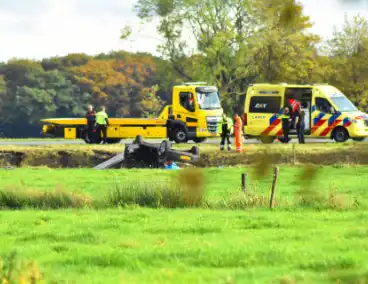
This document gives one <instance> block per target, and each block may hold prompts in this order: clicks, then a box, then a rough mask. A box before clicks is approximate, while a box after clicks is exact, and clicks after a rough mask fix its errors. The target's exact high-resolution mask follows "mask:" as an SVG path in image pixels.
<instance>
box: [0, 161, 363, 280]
mask: <svg viewBox="0 0 368 284" xmlns="http://www.w3.org/2000/svg"><path fill="white" fill-rule="evenodd" d="M314 169H315V170H312V168H309V167H308V168H304V167H302V166H295V167H292V166H281V167H280V175H279V180H278V183H277V194H276V200H277V204H276V205H277V206H276V208H275V209H274V210H270V209H268V208H267V206H268V197H269V193H270V187H271V182H272V169H271V168H268V169H266V171H265V176H264V177H262V169H260V168H250V167H242V168H240V167H239V168H208V169H203V173H204V182H205V184H206V186H205V199H206V201H207V204H206V205H201V206H199V207H198V208H191V209H189V208H186V209H182V208H176V209H165V208H155V209H153V208H144V207H137V206H134V205H130V206H127V207H121V208H107V207H108V205H109V204H108V203H107V204H106V206H105V207H98V208H93V207H91V208H84V209H60V210H31V209H23V210H2V211H0V224H1V225H0V235H1V242H0V252H1V254H2V255H5V256H7V255H9V254H10V253H11V252H12V251H14V250H16V251H17V252H18V257H19V259H20V260H25V261H28V260H29V261H31V260H34V261H36V263H37V265H38V267H39V268H38V270H37V269H36V270H30V269H27V268H23V269H21V271H23V272H27V273H28V274H30V275H31V276H37V272H38V271H40V272H41V273H43V274H44V277H45V279H46V280H47V282H46V283H52V282H51V281H55V283H173V282H175V283H357V284H358V283H359V284H360V283H367V282H368V262H367V257H368V242H367V238H368V229H367V222H368V191H367V185H368V182H367V176H368V167H364V166H360V167H358V166H326V167H315V168H314ZM180 172H181V171H164V170H129V171H128V170H105V171H96V170H93V169H49V168H19V169H13V170H5V169H3V170H0V204H3V203H4V200H5V201H6V198H7V195H6V194H7V192H9V191H13V192H14V193H15V194H17V193H19V194H20V193H21V192H27V193H28V194H30V196H31V197H32V196H34V194H35V193H36V192H45V191H46V192H53V191H54V190H62V191H66V192H74V191H76V192H78V193H79V194H83V195H89V196H90V197H91V198H92V199H93V200H99V201H103V200H107V199H106V197H107V196H108V195H109V193H111V192H114V191H115V190H116V188H117V187H119V186H120V187H121V188H122V189H126V188H127V187H126V186H128V187H129V184H134V185H136V186H137V185H138V187H139V185H142V186H144V187H147V186H148V187H149V186H150V184H160V183H162V184H166V185H167V184H169V181H171V180H172V179H176V178H177V177H178V175H179V174H180ZM243 172H247V174H248V176H247V185H248V186H247V188H248V193H247V195H246V196H245V198H248V199H249V198H253V197H254V196H263V197H266V202H265V203H262V202H261V203H255V204H251V206H243V207H242V206H238V207H232V206H231V204H232V203H231V200H232V198H233V197H238V196H239V193H240V192H241V191H240V175H241V173H243ZM198 175H200V171H198ZM301 180H302V181H301ZM306 185H309V187H308V188H309V191H307V192H305V186H306ZM300 194H302V195H303V194H311V196H309V202H305V200H306V199H303V200H304V201H303V202H300V199H298V198H297V197H300ZM19 196H22V195H19ZM241 196H243V195H242V194H241ZM303 196H304V195H303ZM320 196H324V197H326V198H324V199H321V198H320ZM331 196H332V198H331ZM243 197H244V196H243ZM304 197H305V196H304ZM208 204H210V205H211V204H212V206H210V207H209V208H208ZM218 204H220V205H221V206H216V205H218ZM235 208H238V209H235ZM9 263H10V261H9V260H8V261H5V264H7V265H9ZM0 267H1V265H0ZM4 271H5V272H6V269H1V268H0V278H1V276H2V275H1V273H2V272H4ZM15 275H16V274H15ZM14 283H18V282H14ZM29 283H32V282H29Z"/></svg>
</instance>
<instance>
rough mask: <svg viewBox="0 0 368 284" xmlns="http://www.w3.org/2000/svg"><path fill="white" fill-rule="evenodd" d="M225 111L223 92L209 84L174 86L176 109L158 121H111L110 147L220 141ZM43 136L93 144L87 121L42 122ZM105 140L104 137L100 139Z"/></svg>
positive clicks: (170, 108) (170, 107) (169, 107)
mask: <svg viewBox="0 0 368 284" xmlns="http://www.w3.org/2000/svg"><path fill="white" fill-rule="evenodd" d="M222 113H223V109H222V107H221V103H220V98H219V91H218V89H217V87H215V86H208V85H207V84H206V83H205V82H188V83H182V84H181V85H178V86H174V87H173V91H172V105H167V106H165V107H164V109H163V111H162V112H161V114H160V115H159V117H158V118H109V126H108V128H107V138H108V140H107V143H110V144H113V143H119V142H120V141H121V139H125V138H135V137H136V136H137V135H141V136H142V137H143V138H151V139H152V138H153V139H155V138H157V139H159V138H160V139H162V138H164V139H166V138H168V139H169V140H170V141H175V143H186V142H188V141H189V140H193V141H194V142H196V143H200V142H203V141H204V140H206V138H208V137H218V136H219V133H218V124H219V122H220V118H221V115H222ZM41 121H42V122H43V124H44V125H43V127H42V133H43V134H44V135H45V136H51V137H62V138H65V139H83V140H84V141H85V142H86V143H98V144H99V143H100V142H101V139H100V138H99V139H95V140H94V141H93V142H91V140H90V139H89V137H88V131H87V120H86V119H85V118H49V119H42V120H41ZM98 137H101V134H100V135H98Z"/></svg>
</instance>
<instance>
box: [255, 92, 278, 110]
mask: <svg viewBox="0 0 368 284" xmlns="http://www.w3.org/2000/svg"><path fill="white" fill-rule="evenodd" d="M280 108H281V97H271V96H269V97H264V96H262V97H252V98H251V99H250V105H249V112H250V113H252V112H253V113H278V112H279V110H280Z"/></svg>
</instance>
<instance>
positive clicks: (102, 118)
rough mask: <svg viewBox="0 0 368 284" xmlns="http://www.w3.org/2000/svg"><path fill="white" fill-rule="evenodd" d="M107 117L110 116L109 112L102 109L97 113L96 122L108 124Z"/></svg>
mask: <svg viewBox="0 0 368 284" xmlns="http://www.w3.org/2000/svg"><path fill="white" fill-rule="evenodd" d="M106 118H108V116H107V113H106V112H104V111H100V112H98V113H96V123H97V124H101V125H106Z"/></svg>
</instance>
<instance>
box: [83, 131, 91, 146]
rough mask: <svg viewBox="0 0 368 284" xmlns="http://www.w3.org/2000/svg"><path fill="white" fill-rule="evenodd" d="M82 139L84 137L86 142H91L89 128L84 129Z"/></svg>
mask: <svg viewBox="0 0 368 284" xmlns="http://www.w3.org/2000/svg"><path fill="white" fill-rule="evenodd" d="M82 139H83V141H84V142H86V144H91V141H90V140H89V137H88V131H87V130H83V132H82Z"/></svg>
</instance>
